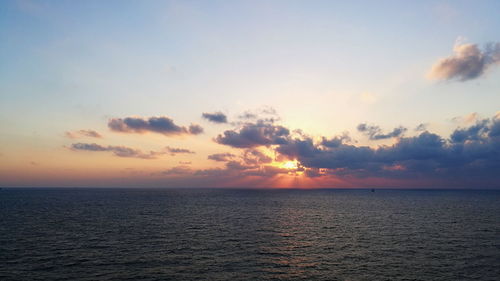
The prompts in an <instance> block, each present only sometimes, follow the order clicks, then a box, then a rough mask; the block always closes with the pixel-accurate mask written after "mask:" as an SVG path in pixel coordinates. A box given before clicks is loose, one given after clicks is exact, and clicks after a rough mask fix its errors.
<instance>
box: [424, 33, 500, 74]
mask: <svg viewBox="0 0 500 281" xmlns="http://www.w3.org/2000/svg"><path fill="white" fill-rule="evenodd" d="M453 52H454V54H453V55H451V56H449V57H447V58H443V59H440V60H439V61H437V62H436V63H435V64H434V65H433V66H432V68H431V70H430V72H429V74H428V77H429V78H431V79H437V80H452V79H456V80H458V81H467V80H472V79H475V78H478V77H480V76H481V75H483V74H484V73H485V72H486V71H487V70H488V69H490V68H491V67H493V66H495V65H497V64H498V63H500V43H498V42H496V43H488V44H486V46H485V47H484V48H483V49H481V48H480V47H479V46H478V45H477V44H463V43H458V44H455V46H454V48H453Z"/></svg>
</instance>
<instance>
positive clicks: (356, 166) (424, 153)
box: [276, 116, 500, 186]
mask: <svg viewBox="0 0 500 281" xmlns="http://www.w3.org/2000/svg"><path fill="white" fill-rule="evenodd" d="M276 151H277V152H278V153H280V154H281V155H283V156H285V157H287V158H289V159H295V160H297V161H299V162H300V164H301V165H303V166H304V167H306V171H307V169H319V170H313V171H310V172H308V173H306V174H311V175H314V176H318V175H319V174H321V173H320V171H321V170H322V171H324V172H325V173H326V174H329V175H334V176H337V177H351V178H369V177H378V178H386V179H391V178H392V179H407V180H416V179H419V178H425V179H429V180H432V179H434V180H438V179H439V180H445V182H448V183H450V182H454V183H456V184H463V183H464V182H471V181H475V182H476V183H478V182H481V183H484V184H486V185H492V184H493V185H495V183H496V186H498V182H500V175H498V171H500V119H499V118H497V117H496V116H495V117H493V118H491V119H482V120H478V121H477V123H476V124H474V125H472V126H469V127H465V128H457V129H456V130H455V131H454V132H453V133H452V134H451V135H450V138H449V139H444V138H443V137H441V136H439V135H437V134H433V133H430V132H427V131H424V132H421V133H420V134H419V135H417V136H414V137H401V138H399V139H398V140H397V142H396V143H395V144H393V145H390V146H380V147H378V148H371V147H366V146H353V145H348V144H338V145H335V146H328V147H327V146H324V145H322V143H321V142H320V143H314V141H313V139H312V138H310V137H306V138H303V139H293V140H290V141H289V142H288V143H286V144H283V145H279V146H278V147H277V148H276ZM325 173H323V174H325Z"/></svg>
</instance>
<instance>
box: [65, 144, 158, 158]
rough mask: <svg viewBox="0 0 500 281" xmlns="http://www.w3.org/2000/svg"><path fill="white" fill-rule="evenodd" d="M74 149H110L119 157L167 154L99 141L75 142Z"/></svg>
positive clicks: (149, 156) (146, 156) (153, 156)
mask: <svg viewBox="0 0 500 281" xmlns="http://www.w3.org/2000/svg"><path fill="white" fill-rule="evenodd" d="M71 149H73V150H85V151H109V152H112V153H113V154H114V155H115V156H118V157H128V158H140V159H156V158H158V156H160V155H163V154H165V153H164V152H155V151H150V152H149V153H144V152H142V151H141V150H139V149H134V148H130V147H126V146H114V145H108V146H103V145H100V144H97V143H74V144H72V145H71Z"/></svg>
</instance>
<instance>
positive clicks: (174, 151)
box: [165, 146, 195, 156]
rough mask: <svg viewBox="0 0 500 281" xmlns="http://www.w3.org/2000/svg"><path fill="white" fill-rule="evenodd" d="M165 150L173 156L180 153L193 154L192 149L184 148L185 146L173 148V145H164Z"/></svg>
mask: <svg viewBox="0 0 500 281" xmlns="http://www.w3.org/2000/svg"><path fill="white" fill-rule="evenodd" d="M165 150H166V151H167V152H168V153H170V155H172V156H174V155H175V154H180V153H184V154H195V152H194V151H191V150H189V149H186V148H174V147H170V146H167V147H165Z"/></svg>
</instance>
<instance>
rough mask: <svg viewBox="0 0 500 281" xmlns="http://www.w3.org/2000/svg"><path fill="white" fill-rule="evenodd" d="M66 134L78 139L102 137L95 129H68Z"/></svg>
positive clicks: (68, 136)
mask: <svg viewBox="0 0 500 281" xmlns="http://www.w3.org/2000/svg"><path fill="white" fill-rule="evenodd" d="M64 135H65V136H66V137H67V138H70V139H77V138H81V137H90V138H102V135H101V134H99V133H98V132H96V131H94V130H77V131H67V132H65V133H64Z"/></svg>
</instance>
